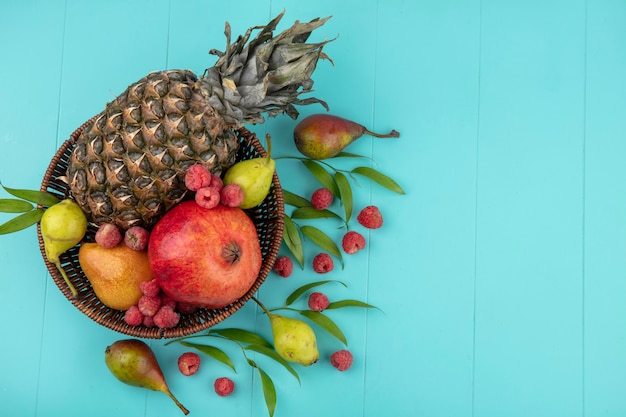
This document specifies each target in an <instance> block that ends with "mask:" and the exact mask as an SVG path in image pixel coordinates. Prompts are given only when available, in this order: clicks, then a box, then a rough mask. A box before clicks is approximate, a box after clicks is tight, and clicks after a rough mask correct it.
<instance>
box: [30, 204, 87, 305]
mask: <svg viewBox="0 0 626 417" xmlns="http://www.w3.org/2000/svg"><path fill="white" fill-rule="evenodd" d="M40 226H41V237H42V238H43V241H44V250H45V252H46V258H47V259H48V261H50V263H53V264H54V265H56V267H57V269H58V270H59V272H60V273H61V275H62V276H63V279H64V280H65V282H66V284H67V286H68V287H69V288H70V291H71V292H72V295H74V296H76V295H77V294H78V291H76V288H75V287H74V285H73V284H72V282H71V281H70V279H69V277H68V276H67V274H66V273H65V270H64V269H63V268H62V267H61V261H60V259H59V256H60V255H61V254H62V253H64V252H65V251H67V250H68V249H71V248H73V247H74V246H76V245H77V244H78V243H79V242H80V241H81V240H82V239H83V237H84V236H85V233H86V232H87V218H86V217H85V214H84V213H83V211H82V210H81V209H80V207H79V206H78V204H76V203H75V202H74V201H72V200H69V199H66V200H63V201H61V202H59V203H57V204H54V205H52V206H50V207H49V208H48V209H46V211H45V212H44V213H43V216H42V217H41V223H40Z"/></svg>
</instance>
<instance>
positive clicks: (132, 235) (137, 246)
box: [124, 226, 150, 250]
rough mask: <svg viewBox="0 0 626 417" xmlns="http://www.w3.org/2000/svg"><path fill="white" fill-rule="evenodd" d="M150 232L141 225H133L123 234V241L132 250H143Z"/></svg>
mask: <svg viewBox="0 0 626 417" xmlns="http://www.w3.org/2000/svg"><path fill="white" fill-rule="evenodd" d="M149 239H150V232H148V231H147V230H146V229H144V228H143V227H141V226H133V227H131V228H130V229H128V230H127V231H126V233H125V234H124V243H126V246H128V247H129V248H131V249H133V250H144V249H146V248H147V247H148V240H149Z"/></svg>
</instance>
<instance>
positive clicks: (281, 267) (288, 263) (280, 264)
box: [272, 256, 293, 278]
mask: <svg viewBox="0 0 626 417" xmlns="http://www.w3.org/2000/svg"><path fill="white" fill-rule="evenodd" d="M272 269H273V270H274V272H276V273H277V274H278V276H280V277H283V278H287V277H289V276H290V275H291V273H292V272H293V261H292V260H291V258H290V257H289V256H279V257H278V259H276V262H274V267H273V268H272Z"/></svg>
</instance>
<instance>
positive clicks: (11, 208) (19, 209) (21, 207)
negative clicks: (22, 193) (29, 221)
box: [0, 198, 33, 213]
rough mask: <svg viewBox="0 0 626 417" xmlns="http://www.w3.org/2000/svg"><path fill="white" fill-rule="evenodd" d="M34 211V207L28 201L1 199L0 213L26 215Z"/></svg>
mask: <svg viewBox="0 0 626 417" xmlns="http://www.w3.org/2000/svg"><path fill="white" fill-rule="evenodd" d="M32 209H33V205H32V204H30V203H29V202H28V201H24V200H17V199H15V198H0V212H2V213H25V212H27V211H31V210H32Z"/></svg>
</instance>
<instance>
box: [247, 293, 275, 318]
mask: <svg viewBox="0 0 626 417" xmlns="http://www.w3.org/2000/svg"><path fill="white" fill-rule="evenodd" d="M251 298H252V299H253V300H254V302H256V303H257V304H258V305H259V306H260V307H261V308H262V309H263V311H264V312H265V314H267V317H272V313H271V312H270V311H269V310H268V309H267V307H265V305H263V303H262V302H260V301H259V300H258V299H257V298H256V297H254V296H252V297H251Z"/></svg>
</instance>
